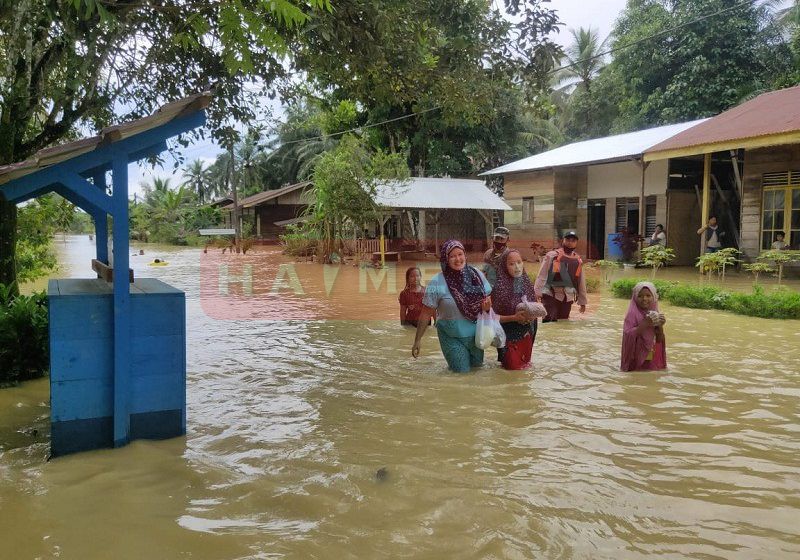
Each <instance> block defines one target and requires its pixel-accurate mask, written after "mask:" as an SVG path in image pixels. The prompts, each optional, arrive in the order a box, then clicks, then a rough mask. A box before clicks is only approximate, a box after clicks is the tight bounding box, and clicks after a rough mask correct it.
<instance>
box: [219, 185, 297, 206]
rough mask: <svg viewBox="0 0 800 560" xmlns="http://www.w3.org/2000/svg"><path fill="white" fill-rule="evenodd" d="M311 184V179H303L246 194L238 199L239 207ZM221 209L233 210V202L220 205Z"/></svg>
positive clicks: (270, 198)
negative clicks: (275, 187)
mask: <svg viewBox="0 0 800 560" xmlns="http://www.w3.org/2000/svg"><path fill="white" fill-rule="evenodd" d="M310 184H311V181H303V182H302V183H295V184H294V185H288V186H286V187H281V188H279V189H274V190H271V191H262V192H260V193H256V194H253V195H250V196H248V197H247V198H243V199H242V200H240V201H239V208H252V207H253V206H258V205H259V204H264V203H265V202H269V201H270V200H273V199H275V198H278V197H279V196H283V195H285V194H289V193H291V192H294V191H296V190H297V189H302V188H303V187H307V186H308V185H310ZM222 209H223V210H233V204H228V205H226V206H223V207H222Z"/></svg>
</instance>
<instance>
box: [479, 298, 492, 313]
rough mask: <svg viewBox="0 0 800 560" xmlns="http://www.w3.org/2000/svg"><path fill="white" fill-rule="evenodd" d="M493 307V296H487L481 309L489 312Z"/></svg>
mask: <svg viewBox="0 0 800 560" xmlns="http://www.w3.org/2000/svg"><path fill="white" fill-rule="evenodd" d="M491 308H492V296H486V297H485V298H483V301H482V302H481V309H483V310H484V311H486V312H488V311H489V310H490V309H491Z"/></svg>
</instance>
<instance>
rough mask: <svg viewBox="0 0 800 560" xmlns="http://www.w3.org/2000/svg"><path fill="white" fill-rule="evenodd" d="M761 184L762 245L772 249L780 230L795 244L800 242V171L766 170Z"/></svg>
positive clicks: (798, 244)
mask: <svg viewBox="0 0 800 560" xmlns="http://www.w3.org/2000/svg"><path fill="white" fill-rule="evenodd" d="M761 185H762V187H763V189H764V197H763V202H762V210H761V249H762V250H766V249H770V248H771V247H772V242H773V241H775V235H776V233H777V232H779V231H782V232H784V233H785V234H786V237H785V239H784V241H786V243H788V244H789V245H790V246H791V247H792V248H796V247H798V246H800V171H785V172H781V173H765V174H764V175H763V176H762V178H761Z"/></svg>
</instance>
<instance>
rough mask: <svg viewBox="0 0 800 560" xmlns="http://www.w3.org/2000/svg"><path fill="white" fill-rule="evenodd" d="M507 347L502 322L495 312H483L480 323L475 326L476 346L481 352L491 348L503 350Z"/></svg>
mask: <svg viewBox="0 0 800 560" xmlns="http://www.w3.org/2000/svg"><path fill="white" fill-rule="evenodd" d="M505 345H506V332H505V331H504V330H503V327H502V325H500V321H499V320H498V319H497V315H495V313H494V311H493V310H492V309H490V310H489V311H482V312H481V314H480V315H478V322H477V324H476V325H475V346H477V347H478V348H480V349H481V350H486V349H487V348H489V346H496V347H497V348H503V347H504V346H505Z"/></svg>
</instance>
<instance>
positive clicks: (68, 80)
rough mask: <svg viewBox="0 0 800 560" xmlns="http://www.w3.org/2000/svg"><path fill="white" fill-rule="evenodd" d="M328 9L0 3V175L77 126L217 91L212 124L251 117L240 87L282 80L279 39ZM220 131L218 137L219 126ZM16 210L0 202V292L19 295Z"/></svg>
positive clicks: (76, 0)
mask: <svg viewBox="0 0 800 560" xmlns="http://www.w3.org/2000/svg"><path fill="white" fill-rule="evenodd" d="M329 8H330V4H329V1H328V0H305V1H303V2H295V1H293V0H281V1H279V2H278V1H276V2H262V1H260V0H219V1H217V2H206V1H200V0H197V1H195V0H187V1H178V0H166V1H164V2H153V3H151V2H141V1H139V0H117V1H114V2H111V1H102V2H101V1H97V0H25V1H19V0H0V53H2V55H3V60H4V64H2V65H0V165H2V164H8V163H12V162H15V161H20V160H24V159H26V158H28V157H30V156H31V155H33V154H34V153H35V152H36V151H38V150H39V149H41V148H44V147H46V146H50V145H52V144H54V143H57V142H59V141H62V140H64V139H66V138H69V137H70V135H71V134H73V133H74V131H75V130H76V127H77V126H79V125H84V126H90V127H95V128H96V127H101V126H103V125H105V124H108V123H109V121H110V120H111V117H112V112H113V109H114V108H115V107H130V108H131V110H130V111H129V112H128V113H127V114H125V115H120V117H122V118H123V119H125V118H128V117H137V116H141V115H144V114H146V113H149V112H150V111H152V110H153V109H154V108H156V107H157V106H158V105H160V104H161V103H163V102H164V101H167V100H173V99H175V98H178V97H181V96H184V95H186V94H189V93H195V92H198V91H203V90H206V89H210V88H212V87H213V88H215V92H216V96H215V100H214V103H213V105H212V107H211V108H210V110H209V125H210V127H211V128H212V130H214V131H215V136H216V137H217V138H218V139H221V140H227V141H228V142H230V141H232V139H233V136H234V129H233V128H232V127H231V126H230V121H231V119H239V120H245V119H249V118H252V117H253V116H254V110H255V107H256V105H254V104H252V103H250V102H249V98H250V97H251V96H250V95H249V94H248V91H249V90H247V89H246V88H245V85H247V84H248V82H251V81H253V80H254V78H255V77H257V78H258V80H259V83H260V84H262V85H264V84H265V85H267V86H269V85H270V84H271V83H272V82H273V81H274V79H275V78H276V77H277V76H279V75H282V74H284V73H285V70H284V66H283V64H282V57H283V55H285V54H289V51H288V50H287V44H286V41H285V37H287V36H288V35H292V36H294V35H295V32H294V30H296V29H297V28H298V27H299V26H300V25H302V24H304V23H305V22H306V20H307V19H308V18H309V15H310V14H313V13H314V12H315V11H317V10H320V9H322V10H324V9H329ZM224 125H227V126H224ZM16 235H17V209H16V206H15V205H13V204H10V203H9V202H7V201H5V200H0V283H5V284H8V285H16V283H15V282H14V280H15V278H16V267H15V260H16V259H15V253H16Z"/></svg>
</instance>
